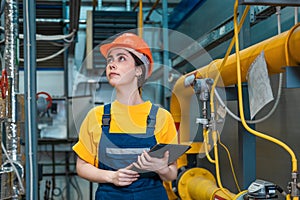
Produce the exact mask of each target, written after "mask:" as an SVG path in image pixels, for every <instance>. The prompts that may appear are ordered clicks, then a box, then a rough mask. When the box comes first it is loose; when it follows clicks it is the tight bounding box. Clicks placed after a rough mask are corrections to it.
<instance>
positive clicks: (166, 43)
mask: <svg viewBox="0 0 300 200" xmlns="http://www.w3.org/2000/svg"><path fill="white" fill-rule="evenodd" d="M162 9H163V18H162V21H163V22H162V23H163V47H164V51H163V67H164V70H163V72H164V73H163V86H164V88H163V90H164V91H163V94H164V95H163V97H164V100H163V105H164V107H165V108H169V105H168V101H167V99H166V97H168V96H169V94H168V93H169V91H168V90H169V82H168V76H169V37H168V1H167V0H163V1H162Z"/></svg>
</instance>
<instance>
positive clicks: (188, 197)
mask: <svg viewBox="0 0 300 200" xmlns="http://www.w3.org/2000/svg"><path fill="white" fill-rule="evenodd" d="M177 187H178V193H179V195H180V199H182V200H194V199H201V200H212V199H235V198H236V197H237V196H239V194H238V195H235V194H233V193H231V192H230V191H228V190H226V194H225V193H224V191H222V190H221V189H220V188H219V187H218V186H217V184H216V180H215V178H214V176H213V175H212V174H211V173H210V172H209V171H208V170H206V169H204V168H192V169H189V170H187V171H186V172H184V173H183V174H182V175H181V177H180V179H179V180H178V185H177Z"/></svg>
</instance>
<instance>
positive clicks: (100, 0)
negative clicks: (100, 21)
mask: <svg viewBox="0 0 300 200" xmlns="http://www.w3.org/2000/svg"><path fill="white" fill-rule="evenodd" d="M97 10H102V0H98V6H97Z"/></svg>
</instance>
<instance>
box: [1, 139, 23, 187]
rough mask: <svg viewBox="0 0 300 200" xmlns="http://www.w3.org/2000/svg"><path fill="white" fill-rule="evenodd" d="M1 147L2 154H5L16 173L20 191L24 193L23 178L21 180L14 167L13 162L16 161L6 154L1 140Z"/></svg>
mask: <svg viewBox="0 0 300 200" xmlns="http://www.w3.org/2000/svg"><path fill="white" fill-rule="evenodd" d="M1 147H2V151H3V152H4V154H5V156H6V158H7V160H8V162H9V163H10V165H11V167H12V168H13V170H14V171H15V173H16V176H17V178H18V181H19V185H20V191H21V193H25V188H24V185H23V180H22V178H21V176H20V174H19V171H18V170H17V168H16V166H15V163H16V162H14V161H13V160H12V159H11V158H10V157H9V155H8V153H7V151H6V149H5V147H4V144H3V142H1ZM16 164H19V163H16Z"/></svg>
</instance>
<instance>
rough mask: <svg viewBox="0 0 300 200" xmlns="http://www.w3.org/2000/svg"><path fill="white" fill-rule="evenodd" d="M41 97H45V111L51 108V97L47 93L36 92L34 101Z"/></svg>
mask: <svg viewBox="0 0 300 200" xmlns="http://www.w3.org/2000/svg"><path fill="white" fill-rule="evenodd" d="M41 95H46V101H48V102H49V103H48V105H47V109H49V108H51V106H52V97H51V96H50V94H48V93H47V92H38V93H37V94H36V99H38V98H39V97H40V96H41Z"/></svg>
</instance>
